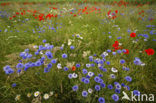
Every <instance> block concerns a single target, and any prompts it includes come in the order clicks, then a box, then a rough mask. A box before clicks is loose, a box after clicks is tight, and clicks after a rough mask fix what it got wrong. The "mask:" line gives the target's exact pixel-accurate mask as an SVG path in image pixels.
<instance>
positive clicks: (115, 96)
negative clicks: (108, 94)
mask: <svg viewBox="0 0 156 103" xmlns="http://www.w3.org/2000/svg"><path fill="white" fill-rule="evenodd" d="M112 99H113V100H114V101H115V102H117V101H118V100H119V96H118V95H117V94H113V95H112Z"/></svg>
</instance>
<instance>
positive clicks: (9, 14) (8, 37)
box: [0, 0, 156, 103]
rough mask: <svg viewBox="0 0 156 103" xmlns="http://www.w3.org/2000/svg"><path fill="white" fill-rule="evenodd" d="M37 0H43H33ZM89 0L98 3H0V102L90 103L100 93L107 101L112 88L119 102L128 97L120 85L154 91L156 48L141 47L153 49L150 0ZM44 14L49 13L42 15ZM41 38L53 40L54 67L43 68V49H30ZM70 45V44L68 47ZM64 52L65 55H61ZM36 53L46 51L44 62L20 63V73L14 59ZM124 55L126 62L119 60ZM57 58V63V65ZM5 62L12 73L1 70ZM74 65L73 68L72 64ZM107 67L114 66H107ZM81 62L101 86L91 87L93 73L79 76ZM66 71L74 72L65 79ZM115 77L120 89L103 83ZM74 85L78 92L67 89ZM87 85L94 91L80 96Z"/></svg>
mask: <svg viewBox="0 0 156 103" xmlns="http://www.w3.org/2000/svg"><path fill="white" fill-rule="evenodd" d="M18 1H20V0H18ZM32 1H35V0H32ZM39 1H43V0H37V2H39ZM46 1H48V0H46ZM49 1H50V0H49ZM60 1H63V0H60ZM68 1H70V0H68ZM71 1H72V0H71ZM75 1H76V0H75ZM87 1H88V0H87ZM90 1H91V0H90ZM94 1H96V2H97V4H96V3H81V4H79V3H73V2H66V1H65V3H57V4H51V3H47V2H45V3H36V4H35V3H34V4H29V3H28V4H27V3H26V4H22V3H15V2H13V3H10V4H9V5H7V4H6V5H5V4H4V5H3V6H1V7H0V8H1V11H0V16H1V17H0V22H1V24H0V38H1V40H0V49H1V52H0V76H1V77H0V102H2V103H15V102H19V103H21V102H22V103H30V102H34V101H36V102H37V103H40V102H41V101H42V102H43V103H47V102H48V103H64V102H67V103H73V102H75V103H86V102H88V103H95V102H98V99H99V97H104V98H105V100H106V103H107V102H108V103H112V102H114V100H113V99H112V97H111V96H112V94H118V95H119V98H120V99H119V100H118V102H128V101H127V100H123V101H122V100H121V97H122V96H123V94H122V91H125V92H126V93H127V94H129V95H130V91H133V90H139V91H140V92H141V93H147V94H150V93H153V94H154V93H156V90H155V89H156V88H155V87H156V84H155V81H156V80H155V72H156V70H155V68H156V64H155V62H156V59H155V57H156V54H152V55H148V54H147V53H146V52H145V50H147V49H149V48H152V49H153V50H156V45H155V44H156V32H155V31H156V25H155V24H156V21H155V17H156V14H155V12H156V8H155V4H151V5H148V4H144V5H141V6H139V5H138V4H137V5H129V4H125V5H126V6H125V5H124V3H123V4H121V6H119V5H117V4H114V5H112V4H109V3H108V4H109V5H108V4H107V3H105V1H109V2H110V1H111V0H92V1H91V2H94ZM100 1H102V2H103V1H104V4H103V3H98V2H100ZM144 1H147V0H144ZM148 1H149V0H148ZM0 2H2V1H0ZM22 2H23V0H22ZM30 2H31V0H30ZM57 2H59V0H57ZM138 2H142V1H141V0H139V1H138ZM80 9H81V10H80ZM92 10H93V11H92ZM110 10H111V11H110ZM83 11H84V12H83ZM18 13H19V14H18ZM112 13H114V14H113V15H114V16H113V15H112ZM48 14H53V16H47V15H48ZM110 14H111V15H110ZM43 15H44V16H43ZM131 33H136V37H134V38H133V37H130V34H131ZM45 41H46V43H49V44H50V45H53V46H54V48H53V50H50V51H51V52H52V53H53V59H54V58H55V59H57V61H58V62H57V63H56V64H54V63H53V64H52V65H53V67H52V68H51V69H50V71H48V72H47V71H46V70H45V68H46V67H47V66H48V64H49V63H50V62H51V60H49V59H47V56H46V55H44V54H46V51H45V50H43V52H39V54H38V55H36V54H35V53H36V51H37V50H38V49H39V46H40V45H43V46H44V45H45V44H46V43H43V42H45ZM115 41H118V43H117V42H115ZM70 42H71V44H70ZM115 43H116V44H115ZM69 44H70V45H69ZM113 44H114V46H113ZM46 45H48V44H46ZM71 46H74V47H75V48H74V49H73V50H72V49H71ZM37 47H38V48H37ZM55 47H56V48H55ZM28 49H29V50H28ZM44 49H45V48H44ZM123 49H126V50H128V53H124V52H123ZM110 50H111V52H110ZM120 50H121V51H122V53H120V52H121V51H120ZM23 51H25V52H28V53H30V54H32V57H31V58H30V59H22V57H19V55H20V53H21V52H23ZM47 51H48V50H47ZM103 52H107V53H108V56H106V60H104V57H103V58H102V57H101V55H102V54H103ZM113 52H116V55H114V54H112V53H113ZM64 53H65V54H67V55H68V58H66V59H63V58H62V54H64ZM107 53H105V54H103V55H106V54H107ZM103 55H102V56H103ZM29 56H30V55H29ZM90 56H93V58H94V60H95V61H94V62H93V61H90V60H88V58H89V57H90ZM41 57H46V59H45V62H44V65H41V66H38V67H33V66H32V67H30V68H29V69H25V66H24V67H23V68H21V72H20V73H19V71H18V70H19V69H20V68H17V64H18V63H23V64H26V63H28V62H32V63H35V62H36V61H37V60H39V59H40V58H41ZM136 58H139V60H140V61H139V60H138V59H137V60H138V61H137V63H138V64H137V63H136V62H135V59H136ZM96 59H98V60H99V59H100V60H101V61H100V63H101V65H100V66H103V68H101V69H100V68H99V65H98V63H96ZM123 59H124V60H125V63H123V64H122V63H121V62H120V61H121V60H123ZM73 62H74V63H73ZM109 62H110V64H109ZM58 63H61V65H62V68H61V69H58V68H59V66H58ZM92 63H93V64H95V67H86V64H92ZM100 63H99V64H100ZM139 63H140V64H139ZM69 64H70V65H69ZM78 64H80V65H81V66H80V67H79V66H78ZM6 65H10V66H11V68H13V70H14V73H11V74H9V75H8V74H5V73H6V72H5V71H4V70H3V69H4V67H5V66H6ZM73 66H75V67H76V70H73ZM64 67H68V69H69V70H67V71H66V68H65V69H64ZM112 67H114V68H116V69H117V71H118V72H117V73H116V72H114V71H112V70H111V68H112ZM84 68H85V69H87V71H88V72H89V71H92V72H94V74H95V75H98V74H102V75H103V77H101V78H102V79H103V81H104V83H105V85H106V86H105V88H102V89H101V90H100V91H99V92H96V90H95V89H94V86H95V85H96V83H94V82H95V81H94V78H93V79H92V78H91V79H90V84H85V83H82V82H80V81H81V78H82V77H85V76H86V75H85V74H84V73H83V72H84V71H83V69H84ZM106 71H107V72H106ZM70 73H76V74H77V75H78V78H76V79H75V78H73V79H69V77H68V76H69V75H68V74H70ZM112 74H115V76H116V78H115V79H112V77H110V76H112ZM126 76H130V77H131V78H132V81H127V80H125V77H126ZM86 78H87V77H86ZM115 82H119V83H120V84H122V83H124V85H125V86H122V89H121V90H120V91H121V92H120V93H117V91H115V89H112V90H110V89H109V88H108V87H107V86H108V85H110V84H112V85H113V87H114V88H115V85H114V83H115ZM13 84H16V86H14V85H13ZM74 85H78V86H79V90H78V91H77V92H74V91H73V90H72V87H73V86H74ZM89 88H92V89H93V93H92V94H88V97H87V98H85V97H82V91H84V90H88V89H89ZM36 91H39V92H40V96H38V97H34V93H35V92H36ZM50 92H52V96H50V97H49V99H48V100H45V99H44V97H43V96H44V94H46V93H48V94H49V95H50ZM29 94H31V95H30V97H29V96H28V95H29Z"/></svg>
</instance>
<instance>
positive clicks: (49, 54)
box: [45, 51, 53, 59]
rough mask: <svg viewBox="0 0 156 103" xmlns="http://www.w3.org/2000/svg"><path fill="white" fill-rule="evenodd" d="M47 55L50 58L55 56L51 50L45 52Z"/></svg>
mask: <svg viewBox="0 0 156 103" xmlns="http://www.w3.org/2000/svg"><path fill="white" fill-rule="evenodd" d="M45 55H46V56H47V58H48V59H52V58H53V54H52V53H51V52H50V51H47V52H46V53H45Z"/></svg>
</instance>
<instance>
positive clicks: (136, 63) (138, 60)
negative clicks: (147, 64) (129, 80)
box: [134, 58, 142, 65]
mask: <svg viewBox="0 0 156 103" xmlns="http://www.w3.org/2000/svg"><path fill="white" fill-rule="evenodd" d="M141 63H142V62H141V60H140V59H139V58H135V60H134V64H135V65H141Z"/></svg>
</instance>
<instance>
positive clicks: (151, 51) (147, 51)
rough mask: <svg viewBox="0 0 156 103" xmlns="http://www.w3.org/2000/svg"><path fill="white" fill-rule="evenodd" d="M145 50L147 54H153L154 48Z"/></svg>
mask: <svg viewBox="0 0 156 103" xmlns="http://www.w3.org/2000/svg"><path fill="white" fill-rule="evenodd" d="M145 52H146V53H147V55H154V49H152V48H149V49H146V50H145Z"/></svg>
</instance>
